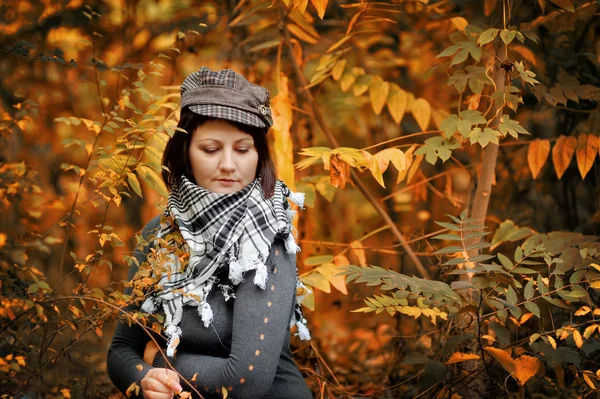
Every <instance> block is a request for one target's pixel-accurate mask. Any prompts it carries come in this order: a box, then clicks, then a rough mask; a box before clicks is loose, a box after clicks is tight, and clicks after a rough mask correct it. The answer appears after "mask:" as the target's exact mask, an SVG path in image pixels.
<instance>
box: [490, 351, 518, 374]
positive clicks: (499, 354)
mask: <svg viewBox="0 0 600 399" xmlns="http://www.w3.org/2000/svg"><path fill="white" fill-rule="evenodd" d="M483 349H485V350H486V351H487V352H488V353H489V354H490V355H492V356H494V358H495V359H496V360H497V361H498V362H499V363H500V364H501V365H502V367H504V368H505V369H506V370H507V371H508V372H509V373H510V374H513V373H514V372H515V369H516V366H515V361H514V360H513V358H512V357H511V356H510V353H508V352H507V351H505V350H503V349H498V348H494V347H493V346H488V347H485V348H483Z"/></svg>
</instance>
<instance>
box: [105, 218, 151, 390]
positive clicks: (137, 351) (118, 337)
mask: <svg viewBox="0 0 600 399" xmlns="http://www.w3.org/2000/svg"><path fill="white" fill-rule="evenodd" d="M159 223H160V216H157V217H155V218H154V219H152V220H151V221H150V222H149V223H148V224H147V225H146V226H145V227H144V229H143V230H142V236H143V237H144V239H146V240H147V239H148V237H150V236H151V235H153V234H154V233H155V232H156V229H157V227H158V225H159ZM151 245H152V244H149V245H147V246H146V247H144V248H142V249H136V251H135V253H134V256H135V258H136V259H137V261H138V262H139V263H142V262H144V261H145V260H146V256H147V255H148V251H149V250H150V247H151ZM137 269H138V268H137V265H136V264H135V263H132V265H131V267H130V269H129V277H128V280H129V281H131V279H133V277H134V276H135V273H136V272H137ZM131 291H132V288H131V287H128V288H126V289H125V294H128V295H129V294H131ZM127 310H128V311H132V310H135V309H134V308H133V307H131V306H130V307H129V308H127ZM149 340H150V338H149V337H148V334H146V332H145V331H144V330H143V329H142V328H141V327H140V326H138V325H137V324H135V323H133V324H132V325H131V326H129V325H128V324H127V323H125V322H123V321H119V322H118V324H117V327H116V329H115V333H114V335H113V339H112V342H111V344H110V347H109V349H108V354H107V359H106V363H107V370H108V375H109V377H110V379H111V381H112V382H113V384H114V385H115V386H116V387H117V388H118V389H119V391H121V392H122V393H123V394H125V392H126V391H127V389H128V388H129V386H130V385H131V384H132V383H134V382H135V383H137V384H138V386H140V388H141V385H140V381H141V380H142V378H144V376H145V375H146V373H147V372H148V371H149V370H150V369H151V368H152V367H150V366H149V365H148V364H146V363H144V360H143V355H144V349H145V347H146V343H147V342H148V341H149ZM140 366H141V367H140ZM130 397H131V398H142V397H143V396H142V394H141V389H140V395H139V396H136V395H135V392H134V393H132V395H131V396H130Z"/></svg>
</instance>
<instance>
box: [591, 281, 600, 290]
mask: <svg viewBox="0 0 600 399" xmlns="http://www.w3.org/2000/svg"><path fill="white" fill-rule="evenodd" d="M590 287H592V288H595V289H597V290H600V281H594V282H593V283H592V284H590Z"/></svg>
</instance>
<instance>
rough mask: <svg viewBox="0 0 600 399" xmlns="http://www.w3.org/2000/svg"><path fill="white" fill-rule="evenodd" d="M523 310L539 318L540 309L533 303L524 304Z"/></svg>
mask: <svg viewBox="0 0 600 399" xmlns="http://www.w3.org/2000/svg"><path fill="white" fill-rule="evenodd" d="M524 306H525V309H527V310H529V311H530V312H531V313H533V314H534V315H536V316H537V317H538V318H541V317H542V316H541V315H542V313H541V312H540V308H539V306H538V305H536V304H535V303H534V302H525V304H524Z"/></svg>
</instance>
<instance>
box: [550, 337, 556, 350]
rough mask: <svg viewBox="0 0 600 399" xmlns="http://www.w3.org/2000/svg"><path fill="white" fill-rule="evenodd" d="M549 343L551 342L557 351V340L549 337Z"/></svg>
mask: <svg viewBox="0 0 600 399" xmlns="http://www.w3.org/2000/svg"><path fill="white" fill-rule="evenodd" d="M548 342H550V345H551V346H552V347H553V348H554V349H556V340H555V339H554V338H552V337H551V336H549V335H548Z"/></svg>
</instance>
